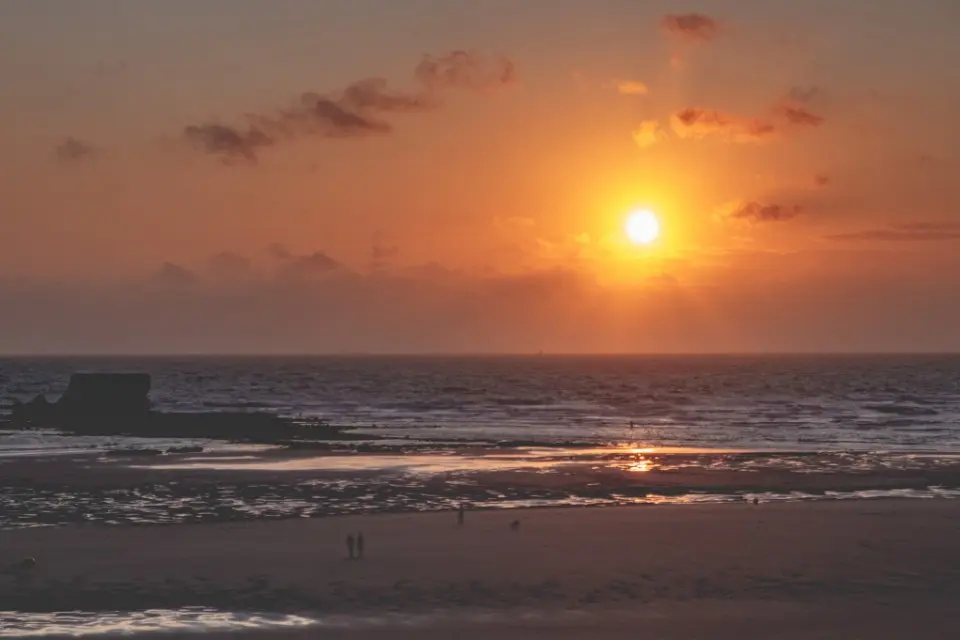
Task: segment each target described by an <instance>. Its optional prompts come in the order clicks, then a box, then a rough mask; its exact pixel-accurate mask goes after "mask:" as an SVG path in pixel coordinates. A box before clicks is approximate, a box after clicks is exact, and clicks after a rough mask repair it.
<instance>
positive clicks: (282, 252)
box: [267, 242, 293, 260]
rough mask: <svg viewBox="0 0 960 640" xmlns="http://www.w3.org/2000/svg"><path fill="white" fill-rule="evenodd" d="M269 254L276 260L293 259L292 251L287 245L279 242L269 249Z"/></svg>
mask: <svg viewBox="0 0 960 640" xmlns="http://www.w3.org/2000/svg"><path fill="white" fill-rule="evenodd" d="M267 254H268V255H269V256H270V257H271V258H275V259H277V260H289V259H290V258H292V257H293V254H292V253H291V252H290V249H288V248H287V247H286V245H283V244H280V243H279V242H274V243H273V244H271V245H270V246H269V247H267Z"/></svg>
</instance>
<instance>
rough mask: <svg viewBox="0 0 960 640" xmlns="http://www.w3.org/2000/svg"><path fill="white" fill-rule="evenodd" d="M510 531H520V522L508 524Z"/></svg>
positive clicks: (515, 521)
mask: <svg viewBox="0 0 960 640" xmlns="http://www.w3.org/2000/svg"><path fill="white" fill-rule="evenodd" d="M510 530H511V531H519V530H520V521H519V520H514V521H513V522H511V523H510Z"/></svg>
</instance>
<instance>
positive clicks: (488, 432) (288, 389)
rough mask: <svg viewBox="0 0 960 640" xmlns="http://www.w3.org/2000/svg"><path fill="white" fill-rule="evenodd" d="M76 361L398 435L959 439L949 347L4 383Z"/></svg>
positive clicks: (297, 366) (157, 393) (170, 391)
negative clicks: (944, 350) (914, 351)
mask: <svg viewBox="0 0 960 640" xmlns="http://www.w3.org/2000/svg"><path fill="white" fill-rule="evenodd" d="M78 371H143V372H147V373H150V374H151V376H152V377H153V390H152V393H151V397H152V400H153V403H154V406H155V408H157V409H159V410H169V411H235V410H249V411H265V412H272V413H277V414H281V415H284V416H309V417H317V418H322V419H324V420H327V421H329V422H331V423H334V424H338V425H350V426H360V427H362V428H363V429H365V430H370V431H372V432H376V433H377V434H378V435H381V436H396V437H398V438H430V439H435V440H440V439H448V440H454V441H471V440H485V441H486V440H524V441H534V442H543V443H556V442H569V441H582V442H591V443H595V444H598V445H603V444H611V443H617V442H622V441H625V440H630V441H636V442H642V443H643V444H645V445H649V446H658V447H697V448H735V449H750V450H754V449H756V450H769V449H789V450H804V451H810V450H816V451H874V450H896V451H931V452H951V451H960V356H953V355H917V356H910V355H882V356H866V355H850V356H797V355H789V356H775V355H770V356H552V355H544V356H490V357H480V356H478V357H453V356H450V357H399V356H398V357H374V356H369V357H366V356H357V357H256V358H253V357H197V358H135V357H129V358H53V359H39V358H15V359H4V360H0V390H2V393H3V396H4V397H5V399H7V400H9V399H11V398H18V399H20V400H29V399H31V398H33V397H34V396H36V395H37V394H40V393H43V394H47V396H48V398H50V399H51V400H53V399H55V398H56V397H57V396H58V395H59V394H60V393H61V392H62V391H63V390H64V389H65V388H66V386H67V382H68V380H69V376H70V374H71V373H73V372H78ZM5 440H6V442H7V445H6V446H7V448H8V449H10V448H11V447H12V446H13V445H12V444H11V443H12V442H14V438H13V437H11V436H7V437H6V438H4V437H0V450H2V449H3V448H4V446H5V445H4V442H5ZM18 442H20V444H19V445H17V446H20V447H22V446H23V445H22V439H21V440H19V441H18ZM31 446H32V447H33V448H36V449H42V448H43V447H44V442H43V439H42V438H34V439H33V440H32V445H31ZM50 446H51V447H57V446H61V443H58V442H54V441H51V444H50Z"/></svg>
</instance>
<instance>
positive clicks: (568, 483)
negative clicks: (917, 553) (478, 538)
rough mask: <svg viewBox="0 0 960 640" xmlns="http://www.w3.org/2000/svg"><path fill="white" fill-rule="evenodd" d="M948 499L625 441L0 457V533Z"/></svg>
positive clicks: (913, 488) (863, 467)
mask: <svg viewBox="0 0 960 640" xmlns="http://www.w3.org/2000/svg"><path fill="white" fill-rule="evenodd" d="M754 496H760V497H761V498H762V499H764V500H766V501H780V500H789V501H795V500H819V499H827V500H837V499H850V498H877V497H884V498H890V497H912V498H929V497H949V496H952V497H958V498H960V458H958V457H957V456H955V455H953V456H951V455H947V454H940V455H922V456H921V455H916V454H841V453H837V454H810V453H797V452H795V453H770V452H764V453H760V452H747V453H736V452H727V453H724V452H716V451H714V452H709V453H707V452H701V453H676V452H661V451H653V452H651V450H645V449H638V450H634V449H631V448H621V449H601V450H586V451H583V450H579V451H571V450H551V449H542V448H541V449H529V448H526V449H524V448H521V449H517V448H505V449H501V450H480V451H477V450H448V451H435V452H430V453H425V452H415V453H390V454H384V453H377V454H371V453H359V452H356V451H338V452H326V453H317V452H301V451H289V450H271V451H263V452H257V453H251V452H247V453H244V454H237V453H203V454H171V455H162V456H136V455H121V456H111V457H102V456H99V455H96V454H92V455H85V456H60V457H54V456H51V457H45V458H28V459H23V458H8V459H5V460H0V530H2V529H11V528H21V527H25V528H31V527H43V526H63V525H69V524H77V523H106V524H113V525H122V526H127V525H144V524H176V523H201V522H202V523H224V522H240V521H251V520H275V519H284V518H296V519H299V518H305V517H324V516H331V515H337V516H343V515H356V514H370V513H399V512H417V511H436V510H443V509H449V508H451V507H452V506H453V505H455V504H459V503H461V502H468V503H473V504H476V505H477V506H478V507H481V508H511V509H512V508H517V507H524V506H584V505H610V504H619V505H626V504H664V503H683V504H701V503H717V502H742V501H743V500H744V499H752V498H753V497H754Z"/></svg>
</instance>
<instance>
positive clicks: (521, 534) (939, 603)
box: [0, 500, 960, 638]
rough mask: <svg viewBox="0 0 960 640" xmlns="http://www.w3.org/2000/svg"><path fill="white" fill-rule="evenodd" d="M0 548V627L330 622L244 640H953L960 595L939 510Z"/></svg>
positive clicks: (147, 534)
mask: <svg viewBox="0 0 960 640" xmlns="http://www.w3.org/2000/svg"><path fill="white" fill-rule="evenodd" d="M514 520H519V528H517V529H514V528H513V527H511V526H510V525H511V523H512V522H513V521H514ZM359 531H362V532H363V534H364V536H365V540H366V557H365V558H363V559H362V560H354V561H350V560H348V559H346V554H347V550H346V545H345V539H346V536H347V535H348V534H349V533H355V532H359ZM2 535H3V545H2V554H3V556H4V560H5V561H11V560H14V559H19V558H22V557H27V556H30V557H34V558H35V559H36V563H37V564H36V567H34V568H33V569H32V570H30V571H29V572H27V573H28V574H29V575H26V576H23V577H20V578H19V581H18V580H15V579H14V576H12V575H8V576H5V577H4V578H3V579H2V581H0V602H3V603H4V607H3V608H4V609H8V610H18V611H38V612H43V611H70V610H78V609H80V610H89V611H97V610H142V609H176V608H180V607H189V606H206V607H212V608H217V609H221V610H228V611H256V612H278V613H279V612H286V613H295V614H297V615H301V616H304V617H305V618H308V619H311V620H319V621H321V622H322V621H323V620H324V619H328V620H339V621H340V622H338V623H337V624H335V625H333V626H332V627H330V628H324V627H322V626H311V627H306V628H303V629H290V630H283V629H279V630H278V629H274V630H271V631H269V632H266V631H261V632H260V633H261V634H263V635H270V636H271V637H272V636H274V635H276V636H277V637H287V636H291V637H293V636H296V637H304V638H310V637H325V638H326V637H341V636H342V637H371V638H376V637H392V638H396V637H403V638H406V637H410V638H414V637H416V638H432V637H448V635H449V633H451V629H456V633H458V634H461V635H464V637H487V636H486V635H485V634H488V633H492V632H496V633H497V634H498V635H502V636H503V637H516V638H525V637H539V636H537V635H536V634H538V633H547V631H549V633H550V634H552V637H584V638H586V637H598V636H596V635H591V634H597V633H601V632H602V634H603V636H602V637H638V636H637V635H636V634H637V633H638V631H639V630H640V629H644V630H646V632H648V633H649V634H650V635H649V637H661V638H673V637H676V638H706V637H711V638H712V637H719V638H726V637H731V638H732V637H745V636H744V634H747V635H746V637H778V638H783V637H791V638H792V637H797V638H800V637H804V638H806V637H817V638H821V637H823V638H833V637H837V638H841V637H844V638H847V637H864V635H865V634H869V635H870V636H871V637H890V638H894V637H906V635H908V633H907V632H908V630H909V635H919V636H922V637H926V638H933V637H937V638H939V637H944V638H946V637H954V635H955V632H956V629H957V623H956V619H955V617H954V616H953V614H952V613H951V612H952V610H953V609H952V607H953V601H954V600H955V597H956V594H957V593H960V556H958V554H957V540H958V539H960V503H958V502H956V501H952V500H910V501H905V500H882V501H865V500H859V501H850V502H819V503H789V504H764V503H761V504H759V505H753V504H742V505H698V506H652V507H612V508H590V509H530V510H523V511H476V512H468V513H467V514H466V522H465V523H464V525H462V526H458V525H457V522H456V516H455V514H454V513H453V512H443V513H414V514H396V515H389V514H388V515H372V516H358V517H352V516H347V517H337V518H317V519H300V520H285V521H280V522H252V523H229V524H212V525H182V526H162V525H161V526H140V527H106V526H98V525H87V526H69V527H61V528H50V529H36V530H20V531H6V532H3V534H2ZM378 620H379V621H378ZM331 624H332V623H331ZM321 630H322V632H323V634H322V635H320V631H321ZM252 633H253V634H254V635H256V634H257V633H258V632H257V631H255V630H254V631H252ZM470 634H473V635H470ZM179 637H192V636H191V635H190V634H189V633H187V632H184V633H182V634H179ZM644 637H647V636H644Z"/></svg>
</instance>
